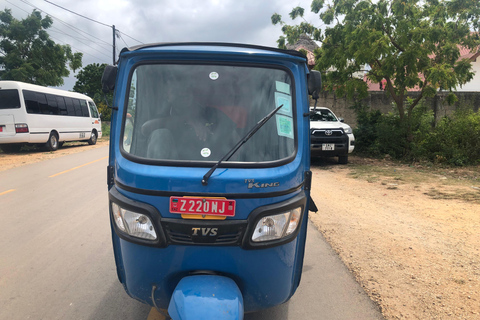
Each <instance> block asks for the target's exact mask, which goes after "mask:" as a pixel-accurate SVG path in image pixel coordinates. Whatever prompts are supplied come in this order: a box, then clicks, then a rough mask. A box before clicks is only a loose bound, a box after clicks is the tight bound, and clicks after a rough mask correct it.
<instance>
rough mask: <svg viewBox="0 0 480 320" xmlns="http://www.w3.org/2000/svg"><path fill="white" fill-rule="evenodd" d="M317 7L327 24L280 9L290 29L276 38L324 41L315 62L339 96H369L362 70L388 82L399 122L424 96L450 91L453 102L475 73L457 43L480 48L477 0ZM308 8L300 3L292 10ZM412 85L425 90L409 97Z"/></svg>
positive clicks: (344, 2) (345, 1)
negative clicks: (293, 22) (293, 21)
mask: <svg viewBox="0 0 480 320" xmlns="http://www.w3.org/2000/svg"><path fill="white" fill-rule="evenodd" d="M311 10H312V12H314V13H316V14H318V15H319V18H320V20H321V25H322V27H316V26H314V25H313V24H311V23H309V22H307V21H305V20H304V21H303V22H301V23H300V24H297V25H287V24H285V23H284V22H283V21H282V17H281V15H280V14H277V13H276V14H274V15H273V16H272V23H273V24H280V25H281V26H282V32H283V34H284V35H283V36H281V37H280V39H279V40H278V45H279V47H285V46H286V43H285V42H287V43H289V44H294V43H295V42H296V40H297V39H298V37H299V36H300V35H301V34H307V35H309V36H310V37H311V38H312V39H313V40H316V41H319V42H321V47H320V48H319V49H317V51H316V52H315V57H316V66H315V68H316V69H317V70H319V71H321V72H322V73H323V79H324V84H325V85H326V88H327V89H329V90H335V91H336V93H337V94H338V95H345V94H346V95H347V96H349V97H353V96H355V95H357V96H358V97H359V98H362V97H365V96H366V95H367V84H366V83H365V81H363V79H358V78H357V77H355V76H354V74H355V73H357V72H359V71H360V72H362V71H364V72H366V73H367V77H368V78H369V79H370V80H371V81H373V82H376V83H378V82H381V81H384V82H385V83H386V90H387V91H388V93H389V94H390V95H391V96H392V98H393V99H394V101H395V104H396V106H397V109H398V114H399V117H400V121H406V119H405V118H410V117H411V115H412V112H413V109H414V108H415V107H416V106H417V105H418V103H419V102H420V101H421V99H422V98H423V97H427V96H434V95H435V94H436V93H437V92H438V91H439V90H446V91H449V92H450V94H449V97H448V99H449V101H450V102H454V101H455V100H456V97H455V95H454V94H453V93H452V91H453V90H455V88H458V87H459V86H461V85H463V84H465V83H467V82H468V81H470V80H471V79H472V78H473V75H474V73H473V72H472V68H471V61H470V60H469V59H459V57H460V48H459V46H462V47H466V48H469V49H471V50H478V46H479V44H480V37H479V34H478V31H479V27H480V23H479V17H480V6H479V5H478V0H452V1H445V0H424V1H417V0H378V1H372V0H333V1H332V2H327V1H324V0H313V1H312V4H311ZM303 14H304V11H303V9H302V8H299V7H296V8H294V9H293V10H292V12H291V13H290V17H291V18H292V19H295V18H298V17H301V18H302V17H303ZM319 25H320V24H319ZM414 88H415V89H417V90H419V91H420V95H419V96H418V97H417V98H416V99H415V100H408V99H406V93H407V91H408V90H409V89H414ZM409 134H410V132H409Z"/></svg>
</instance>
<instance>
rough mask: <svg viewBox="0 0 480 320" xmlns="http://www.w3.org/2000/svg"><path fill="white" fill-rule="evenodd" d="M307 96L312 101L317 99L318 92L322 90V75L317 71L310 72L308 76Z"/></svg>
mask: <svg viewBox="0 0 480 320" xmlns="http://www.w3.org/2000/svg"><path fill="white" fill-rule="evenodd" d="M307 80H308V94H309V95H311V96H312V98H313V99H318V97H319V93H320V90H321V89H322V75H321V74H320V72H319V71H316V70H312V71H310V73H309V74H308V79H307Z"/></svg>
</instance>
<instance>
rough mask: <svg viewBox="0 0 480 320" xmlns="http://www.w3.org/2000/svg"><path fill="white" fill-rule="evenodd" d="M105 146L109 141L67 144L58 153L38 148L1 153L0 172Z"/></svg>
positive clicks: (100, 140)
mask: <svg viewBox="0 0 480 320" xmlns="http://www.w3.org/2000/svg"><path fill="white" fill-rule="evenodd" d="M103 146H108V139H103V138H102V139H99V140H98V141H97V143H96V144H95V145H93V146H91V145H89V144H88V143H86V142H67V143H65V144H64V145H63V146H62V147H61V148H59V149H58V150H57V151H45V150H44V149H42V148H38V147H28V148H25V147H24V148H22V150H21V151H20V152H17V153H3V152H1V151H0V171H3V170H8V169H12V168H16V167H20V166H24V165H26V164H30V163H35V162H40V161H44V160H48V159H53V158H57V157H62V156H65V155H67V154H72V153H77V152H83V151H86V150H90V149H95V148H99V147H103Z"/></svg>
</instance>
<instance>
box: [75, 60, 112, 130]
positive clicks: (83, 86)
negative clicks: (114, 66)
mask: <svg viewBox="0 0 480 320" xmlns="http://www.w3.org/2000/svg"><path fill="white" fill-rule="evenodd" d="M106 66H107V64H106V63H103V64H99V63H92V64H89V65H87V66H85V68H83V69H82V70H80V71H79V72H78V74H77V75H76V76H75V77H76V78H77V82H75V85H74V86H73V91H75V92H79V93H83V94H85V95H87V96H89V97H90V98H92V99H93V101H95V104H96V105H97V107H98V110H99V112H100V113H101V114H102V120H107V121H108V120H110V116H111V109H110V108H108V107H107V105H106V103H105V95H104V93H103V91H102V75H103V70H105V67H106ZM108 99H109V101H111V99H112V95H111V94H109V95H108Z"/></svg>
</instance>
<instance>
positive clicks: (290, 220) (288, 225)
mask: <svg viewBox="0 0 480 320" xmlns="http://www.w3.org/2000/svg"><path fill="white" fill-rule="evenodd" d="M301 213H302V208H301V207H298V208H295V209H293V210H289V211H286V212H283V213H280V214H275V215H269V216H265V217H263V218H261V219H260V220H259V221H258V222H257V224H256V226H255V229H254V231H253V234H252V241H253V242H262V241H270V240H278V239H281V238H284V237H286V236H289V235H291V234H292V233H294V232H295V230H297V227H298V225H299V224H300V217H301V215H302V214H301Z"/></svg>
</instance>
